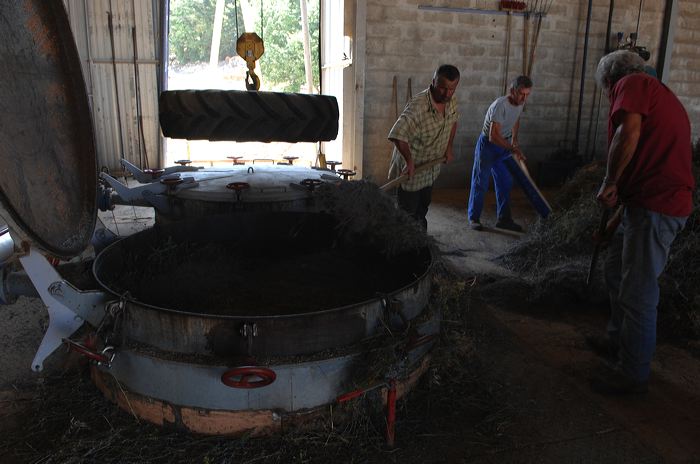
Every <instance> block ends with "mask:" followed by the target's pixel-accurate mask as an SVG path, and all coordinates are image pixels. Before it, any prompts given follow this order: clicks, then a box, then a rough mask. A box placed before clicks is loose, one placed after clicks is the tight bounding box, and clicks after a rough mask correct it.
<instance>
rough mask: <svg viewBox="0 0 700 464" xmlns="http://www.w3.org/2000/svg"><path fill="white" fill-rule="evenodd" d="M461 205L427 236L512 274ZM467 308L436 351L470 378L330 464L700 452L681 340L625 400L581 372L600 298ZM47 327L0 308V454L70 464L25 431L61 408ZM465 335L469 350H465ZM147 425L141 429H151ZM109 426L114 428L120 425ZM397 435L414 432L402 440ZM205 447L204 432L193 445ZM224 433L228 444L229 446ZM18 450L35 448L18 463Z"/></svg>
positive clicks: (445, 211)
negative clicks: (52, 395)
mask: <svg viewBox="0 0 700 464" xmlns="http://www.w3.org/2000/svg"><path fill="white" fill-rule="evenodd" d="M465 203H466V198H465V193H464V192H462V191H437V192H436V193H435V196H434V203H433V205H432V206H431V210H430V213H429V216H428V221H429V232H430V233H431V234H432V235H433V236H434V238H435V239H436V240H437V242H438V246H439V249H440V252H441V254H442V256H443V258H444V260H445V262H446V263H447V264H448V267H449V268H451V269H452V271H453V272H455V275H456V276H457V277H456V278H457V279H459V280H461V281H463V282H468V283H473V285H474V288H475V289H477V290H478V288H479V286H480V285H482V283H484V282H486V281H487V280H492V279H493V276H499V275H501V276H503V275H508V271H507V270H505V269H503V268H502V267H500V266H498V265H497V264H495V263H494V262H493V258H494V257H496V256H498V255H499V254H501V253H503V252H504V250H506V249H507V247H508V246H509V245H510V244H512V243H513V242H514V241H516V240H518V237H517V236H514V235H512V234H507V233H502V232H495V231H485V232H475V231H471V230H469V229H468V228H467V227H466V217H465ZM493 209H494V208H493V205H492V204H491V205H488V204H487V206H486V210H485V215H484V217H483V220H484V222H485V223H487V224H488V223H493V222H494V218H493ZM514 211H515V219H516V220H517V221H518V222H520V223H522V224H524V225H525V226H527V224H528V223H530V222H532V221H533V220H534V216H533V213H532V210H531V208H530V207H529V206H528V205H527V204H526V202H525V200H524V199H523V198H522V197H521V196H520V195H519V194H518V192H515V196H514ZM121 214H122V215H123V216H124V220H125V221H126V220H128V219H129V216H130V217H132V218H133V217H136V218H138V220H137V221H136V222H137V223H138V225H137V227H143V224H145V223H147V221H148V219H147V218H146V217H145V214H144V213H143V212H141V211H140V210H139V211H133V212H128V211H125V212H124V211H123V212H122V213H121ZM117 219H118V221H122V218H121V217H119V216H118V217H117ZM105 220H106V221H108V220H109V217H106V218H105ZM124 227H125V226H122V228H124ZM122 232H123V230H122ZM486 276H489V277H486ZM477 293H478V292H477ZM462 309H463V310H464V317H463V318H462V319H461V320H460V321H459V322H456V321H449V320H448V321H444V324H445V326H446V327H450V324H457V323H458V324H460V325H461V324H464V325H465V326H466V327H465V331H464V336H465V338H462V339H460V338H456V339H452V340H448V341H447V343H446V346H445V347H443V348H442V349H443V351H442V352H449V351H450V350H452V351H457V352H460V351H465V350H466V351H469V356H468V357H465V359H468V360H469V365H468V368H467V369H466V370H467V371H469V372H470V374H471V375H470V377H469V378H468V379H466V380H465V379H463V378H456V375H457V373H456V371H455V372H452V373H451V372H450V370H449V369H446V368H444V367H445V366H441V368H442V370H441V371H440V372H439V376H437V375H436V378H438V380H436V381H435V382H436V383H437V384H439V385H441V386H440V387H439V388H442V389H443V393H444V391H450V392H452V393H451V394H452V395H453V396H452V397H448V398H447V400H446V401H444V400H443V401H442V402H436V403H434V404H432V405H431V403H430V402H428V403H427V405H428V406H427V407H426V402H425V401H423V399H424V398H425V397H426V396H429V389H428V388H427V387H425V388H424V387H421V388H419V389H418V391H417V392H416V397H415V399H414V400H413V401H414V403H413V404H414V405H415V406H414V407H412V406H411V402H410V401H407V402H405V404H402V406H401V410H400V412H399V418H398V420H399V423H398V424H397V427H398V429H397V433H398V435H397V445H398V449H397V450H394V451H392V452H385V451H377V452H372V450H366V449H363V450H360V449H356V448H354V447H353V446H352V443H349V444H346V448H344V452H343V454H342V456H343V457H341V458H339V457H338V456H335V457H334V458H333V461H334V462H421V463H424V462H454V463H462V462H484V463H496V462H498V463H502V462H543V463H559V462H584V463H588V462H591V463H599V462H609V463H619V462H630V463H633V462H634V463H637V462H681V463H691V462H700V440H699V439H698V438H699V437H700V360H698V359H696V358H693V357H691V356H690V355H688V354H687V353H686V352H685V351H684V350H681V349H679V348H677V347H674V346H670V345H660V346H659V347H658V351H657V356H656V358H655V361H654V365H653V379H652V383H651V391H650V392H649V393H648V394H647V395H643V396H636V397H632V398H607V397H603V396H600V395H597V394H595V393H593V392H592V391H591V390H590V389H589V386H588V377H589V375H590V373H591V371H592V370H593V369H594V367H595V366H596V364H597V362H598V359H597V358H596V357H595V356H594V355H593V354H592V353H591V352H590V351H589V350H588V349H587V348H586V345H585V343H584V337H585V335H587V334H591V333H594V332H597V331H599V330H601V329H602V327H604V324H605V317H606V315H605V309H604V308H600V307H585V306H581V305H573V304H572V305H571V306H569V307H558V308H547V309H542V308H531V307H527V306H526V304H525V303H524V302H518V301H515V302H506V303H503V304H500V305H498V306H494V305H492V304H489V303H488V302H483V301H480V300H479V299H478V297H475V298H474V299H470V300H469V301H468V304H465V305H464V307H463V308H462ZM45 324H46V316H45V310H44V309H43V307H42V305H41V304H40V303H39V302H38V300H33V299H27V298H22V299H20V300H19V301H18V303H17V304H15V305H12V306H5V307H0V348H1V349H2V355H0V373H2V377H0V423H2V426H0V430H2V432H3V433H2V436H1V437H0V462H68V460H67V459H66V458H65V457H57V458H55V460H54V459H52V458H51V455H52V454H51V453H52V447H55V446H57V445H54V444H52V443H49V442H47V443H42V444H41V446H42V447H43V448H42V449H41V450H34V451H36V453H32V449H33V448H36V447H37V446H38V445H37V443H36V441H33V440H36V438H37V437H32V430H35V428H36V427H35V424H36V423H40V422H43V421H44V417H42V415H43V416H47V417H51V418H54V415H56V414H59V415H60V414H61V411H56V409H57V408H56V407H54V408H50V407H46V406H41V407H39V406H37V403H41V402H40V401H39V402H38V401H36V396H37V395H38V394H39V393H38V392H40V391H42V388H45V387H42V385H55V384H53V383H52V382H55V381H56V380H55V379H54V378H52V377H51V378H50V377H47V375H55V374H56V373H60V372H61V371H62V369H63V368H64V365H63V363H64V361H65V360H64V358H63V357H61V355H60V354H59V355H57V356H54V357H52V359H51V360H50V361H51V362H50V363H48V366H47V372H46V373H45V374H44V375H37V374H34V373H32V372H31V371H30V369H29V365H30V363H31V359H32V357H33V354H34V350H35V349H36V347H37V346H38V343H39V340H40V338H41V336H42V331H43V329H44V327H45ZM466 344H468V345H469V346H468V347H465V346H463V345H466ZM448 367H449V366H448ZM451 375H453V376H455V377H454V378H453V377H451ZM460 375H461V374H460ZM59 382H63V384H62V385H70V386H71V388H77V394H78V395H80V397H82V398H85V401H92V402H94V403H96V404H98V405H100V407H101V408H102V409H101V411H111V409H112V408H111V405H109V404H103V403H104V402H103V401H102V399H101V397H100V396H99V395H97V394H95V392H94V391H93V390H92V388H91V385H90V384H89V382H83V381H80V382H78V383H77V384H74V383H70V382H69V381H68V380H60V379H59ZM431 382H432V381H431ZM450 384H452V385H450ZM450 387H452V389H451V390H450ZM431 388H436V387H434V386H433V387H431ZM441 398H443V399H444V396H443V397H441ZM467 400H468V401H467ZM465 403H467V404H468V407H467V408H466V409H465V408H464V407H463V406H464V404H465ZM451 404H452V405H453V407H451ZM49 406H50V405H49ZM42 408H44V409H42ZM431 408H432V409H431ZM59 409H60V408H59ZM49 414H51V415H49ZM71 414H73V413H71ZM103 417H104V420H105V421H107V423H110V428H111V427H112V423H111V422H114V421H119V420H121V421H127V422H128V420H129V419H130V418H129V417H128V416H125V415H124V414H123V413H121V412H119V411H111V412H104V416H103ZM108 418H109V420H108ZM66 420H67V422H68V423H69V424H70V430H66V431H62V432H61V434H62V435H63V438H64V439H65V436H70V437H75V440H76V441H80V436H81V430H83V431H84V430H85V428H86V427H88V426H89V419H87V418H81V417H80V416H76V417H75V418H74V417H73V416H72V415H71V416H70V417H69V418H68V419H66ZM99 420H100V421H101V418H99ZM110 421H111V422H110ZM86 423H87V424H88V425H86ZM31 424H34V425H31ZM74 424H75V428H74ZM143 427H144V435H148V434H151V433H156V434H157V433H158V432H157V431H155V432H154V431H153V428H150V427H147V426H145V425H144V426H143ZM115 429H116V430H120V429H119V428H118V425H116V424H114V429H112V430H115ZM23 433H26V435H27V439H26V441H24V442H23V440H21V439H20V440H18V439H17V436H21V435H22V434H23ZM402 433H403V437H411V440H410V441H409V442H407V441H406V440H405V439H402ZM112 435H113V432H112ZM156 436H160V438H161V439H167V440H169V441H170V442H173V443H176V442H177V440H178V439H177V436H174V435H156ZM5 437H13V438H12V440H9V439H8V440H5ZM173 437H175V438H173ZM134 439H136V438H134ZM52 440H53V439H52ZM47 441H48V440H47ZM56 441H60V440H56ZM206 443H208V442H205V441H204V440H202V442H201V443H200V444H199V446H203V445H205V444H206ZM217 443H218V444H219V446H224V445H221V443H220V442H217ZM230 443H231V441H230V440H229V442H227V445H226V446H232V445H230ZM239 446H240V445H239ZM285 446H288V444H287V445H285ZM298 446H299V447H292V448H293V449H292V450H291V451H290V454H289V455H288V456H282V455H280V454H279V452H277V453H272V454H268V455H265V454H261V457H255V458H248V460H243V459H242V460H240V461H232V460H231V459H230V458H229V459H228V460H227V459H220V460H217V459H214V458H212V459H210V458H209V457H205V458H201V457H199V458H198V459H197V461H196V462H326V461H325V460H323V459H322V458H318V457H317V456H318V455H316V454H314V453H313V452H310V451H309V452H306V453H305V452H303V444H302V445H298ZM283 448H284V447H283ZM18 450H20V451H21V452H20V451H18ZM300 450H301V451H300ZM93 451H94V449H93ZM115 452H122V453H124V452H125V450H121V451H115ZM292 453H293V454H292ZM26 456H32V458H31V459H30V458H26V460H24V459H25V458H23V457H26ZM37 456H39V457H40V458H37ZM130 456H132V457H131V458H130V459H126V457H125V458H124V459H120V457H119V455H116V456H114V455H113V456H110V459H109V460H105V459H104V458H96V457H94V454H92V452H86V454H85V455H82V457H81V456H77V457H74V458H73V459H71V460H70V462H95V461H99V462H106V461H108V462H140V461H139V460H138V459H136V460H134V458H133V455H130ZM143 456H147V453H146V454H144V455H143ZM176 456H181V457H180V458H177V457H176ZM184 456H187V454H180V455H177V454H176V455H169V457H168V456H161V458H160V459H155V458H153V459H147V458H145V457H144V458H143V461H142V462H192V460H191V459H190V458H186V457H184ZM197 456H210V454H207V453H202V454H197ZM212 456H213V455H212ZM217 456H219V455H218V454H217ZM265 456H272V457H269V458H267V459H266V458H265ZM314 456H316V457H314ZM273 457H274V459H273Z"/></svg>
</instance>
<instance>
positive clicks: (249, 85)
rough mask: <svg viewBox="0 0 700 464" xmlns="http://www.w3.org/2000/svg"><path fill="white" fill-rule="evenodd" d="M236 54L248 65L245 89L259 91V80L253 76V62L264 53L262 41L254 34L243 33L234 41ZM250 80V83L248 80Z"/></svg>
mask: <svg viewBox="0 0 700 464" xmlns="http://www.w3.org/2000/svg"><path fill="white" fill-rule="evenodd" d="M236 52H237V53H238V56H240V57H241V58H243V59H244V60H245V62H246V64H247V65H248V71H246V73H245V87H246V89H247V90H259V89H260V78H259V77H258V76H257V75H256V74H255V62H256V61H257V60H259V59H260V57H261V56H262V55H263V53H265V45H264V44H263V40H262V39H261V38H260V36H259V35H258V34H256V33H255V32H244V33H243V34H241V36H240V37H238V40H237V41H236ZM249 78H250V79H251V82H249V81H248V79H249Z"/></svg>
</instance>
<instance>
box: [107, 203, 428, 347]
mask: <svg viewBox="0 0 700 464" xmlns="http://www.w3.org/2000/svg"><path fill="white" fill-rule="evenodd" d="M356 240H357V237H354V238H353V242H352V243H350V242H348V241H346V240H345V239H344V238H343V235H342V233H340V229H339V227H338V224H337V223H336V221H335V220H334V219H333V217H332V216H330V215H327V214H322V213H291V212H277V213H255V214H252V213H239V214H236V215H221V216H208V217H205V218H199V219H196V220H190V221H184V222H179V223H173V224H168V225H165V226H157V227H154V228H153V229H149V230H146V231H143V232H140V233H138V234H135V235H133V236H131V237H128V238H126V239H124V240H121V241H119V242H116V243H114V244H113V245H111V246H109V247H108V248H107V249H105V250H104V251H103V252H102V253H101V254H100V255H99V256H98V257H97V259H96V260H95V264H94V272H95V276H96V278H97V280H98V282H100V284H101V285H102V286H103V287H104V288H106V289H107V290H109V291H110V292H112V293H113V294H114V295H115V296H117V297H119V298H121V299H123V300H124V306H125V316H124V321H123V325H122V327H123V329H122V330H123V331H124V335H125V336H126V337H127V338H128V339H129V340H131V341H134V342H137V343H141V344H147V345H150V346H152V347H154V348H157V349H161V350H166V351H172V352H177V353H187V354H197V355H213V356H224V357H232V356H240V355H246V356H256V357H257V356H263V357H269V356H287V355H298V354H307V353H314V352H317V351H321V350H325V349H329V348H337V347H339V346H343V345H348V344H352V343H356V342H357V341H358V340H361V339H362V338H365V337H367V336H371V335H372V334H373V333H374V332H375V330H376V329H377V325H378V324H379V320H380V319H381V318H383V317H385V315H386V314H387V312H392V311H393V312H398V313H400V317H401V318H403V319H405V320H406V321H409V320H411V319H413V318H414V317H416V316H417V315H419V314H420V313H421V312H422V310H423V309H424V308H425V306H426V304H427V302H428V298H429V296H430V278H429V276H430V269H431V263H432V256H431V252H430V250H429V248H427V247H426V248H424V249H421V250H414V251H412V252H408V253H403V254H401V255H398V256H392V257H390V258H389V257H386V256H384V255H382V253H381V250H378V249H376V248H369V247H366V246H363V244H362V243H361V242H357V241H356ZM244 324H248V325H252V324H255V325H256V327H257V331H256V336H255V337H254V338H253V341H252V343H251V342H250V341H249V340H248V339H247V338H246V337H242V336H240V335H239V334H240V331H241V327H242V326H243V325H244Z"/></svg>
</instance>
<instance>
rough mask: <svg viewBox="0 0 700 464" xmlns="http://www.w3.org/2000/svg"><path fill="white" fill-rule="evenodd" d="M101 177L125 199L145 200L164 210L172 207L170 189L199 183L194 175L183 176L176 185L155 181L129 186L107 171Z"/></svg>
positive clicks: (188, 186) (190, 186) (173, 190)
mask: <svg viewBox="0 0 700 464" xmlns="http://www.w3.org/2000/svg"><path fill="white" fill-rule="evenodd" d="M100 178H102V179H104V180H105V181H106V182H107V183H108V184H109V185H110V186H111V187H112V188H113V189H114V191H115V192H116V193H117V195H119V197H120V198H121V199H122V200H123V201H125V202H132V201H135V202H138V201H140V200H145V201H147V202H148V203H149V204H150V205H152V206H153V207H154V208H156V209H158V210H159V211H162V212H167V211H169V209H170V203H169V200H168V197H167V196H166V195H165V194H166V193H168V192H169V191H170V192H177V191H178V190H181V189H186V188H193V187H196V186H198V185H199V184H198V183H197V182H195V180H194V177H183V178H182V183H181V184H178V185H176V186H167V185H165V184H162V183H160V182H154V183H151V184H145V185H139V186H138V187H134V188H129V187H127V186H126V185H124V184H122V183H121V182H119V181H118V180H117V179H115V178H114V177H112V176H110V175H109V174H107V173H105V172H101V173H100ZM162 178H163V177H161V179H162Z"/></svg>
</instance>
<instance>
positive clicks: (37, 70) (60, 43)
mask: <svg viewBox="0 0 700 464" xmlns="http://www.w3.org/2000/svg"><path fill="white" fill-rule="evenodd" d="M2 9H3V12H2V20H0V62H2V63H3V72H2V73H1V74H0V199H1V200H2V202H3V204H4V206H5V208H6V209H7V211H8V212H9V213H10V215H11V217H12V220H14V222H15V223H16V225H17V226H18V227H19V228H21V229H22V231H23V232H24V233H26V234H27V235H28V236H29V238H30V239H31V240H33V241H35V242H36V243H37V244H38V245H39V246H40V247H42V248H44V249H45V250H46V251H48V252H49V253H52V254H55V255H56V256H59V257H63V258H69V257H72V256H75V255H77V254H79V253H81V252H82V251H83V250H84V249H85V247H86V246H87V244H88V243H89V240H90V238H91V236H92V233H93V231H94V228H95V220H96V215H97V211H96V201H97V200H96V195H97V167H96V159H95V143H94V136H93V130H92V118H91V115H90V108H89V106H88V100H87V94H86V90H85V82H84V80H83V76H82V72H81V69H80V60H79V57H78V52H77V50H76V46H75V42H74V39H73V35H72V33H71V29H70V25H69V23H68V18H67V16H66V12H65V10H64V8H63V2H62V1H61V0H51V1H46V0H24V1H12V2H4V6H3V7H2ZM6 219H8V220H9V219H10V218H6Z"/></svg>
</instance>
